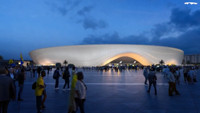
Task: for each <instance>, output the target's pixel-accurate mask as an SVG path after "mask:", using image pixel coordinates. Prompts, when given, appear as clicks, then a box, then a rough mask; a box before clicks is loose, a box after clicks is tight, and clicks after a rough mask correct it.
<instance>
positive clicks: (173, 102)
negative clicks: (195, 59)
mask: <svg viewBox="0 0 200 113" xmlns="http://www.w3.org/2000/svg"><path fill="white" fill-rule="evenodd" d="M199 74H200V71H199V72H198V80H199V82H197V83H196V84H193V85H188V84H185V83H184V82H183V78H181V84H180V85H179V86H177V89H178V90H179V92H180V93H181V95H180V96H176V95H175V96H172V97H169V96H168V84H167V81H166V80H165V79H164V78H163V75H161V74H160V73H157V77H158V85H157V90H158V95H157V96H155V95H154V89H153V88H152V91H151V93H150V94H148V93H147V92H146V91H147V86H145V85H144V77H143V75H142V71H137V72H136V71H124V72H122V73H120V72H113V71H109V72H96V71H92V70H91V71H84V75H85V80H84V81H85V82H86V85H87V86H88V90H87V100H86V102H85V111H86V113H200V78H199ZM34 81H35V79H34V78H31V77H30V74H29V73H27V80H26V82H25V86H24V91H23V99H24V101H23V102H17V101H12V102H11V103H10V104H9V110H8V113H36V105H35V96H34V90H32V89H31V85H32V83H33V82H34ZM45 82H46V83H47V95H48V97H47V100H46V109H45V110H43V113H67V104H68V95H69V91H66V92H63V91H62V90H61V89H62V86H63V82H64V81H63V80H62V79H61V78H60V82H61V83H60V84H59V87H60V90H59V91H55V90H54V80H53V79H52V73H50V75H47V76H46V78H45ZM78 112H79V111H78Z"/></svg>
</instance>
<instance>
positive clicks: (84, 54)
mask: <svg viewBox="0 0 200 113" xmlns="http://www.w3.org/2000/svg"><path fill="white" fill-rule="evenodd" d="M29 54H30V57H31V58H32V60H33V61H34V63H36V64H39V65H52V64H55V63H61V64H62V63H63V62H64V60H67V61H68V63H69V64H74V65H76V66H104V65H107V64H109V63H110V62H112V61H113V60H116V59H118V58H121V57H129V58H133V59H135V60H136V61H138V62H139V63H141V64H142V65H144V66H147V65H152V64H158V63H159V62H160V61H161V60H163V61H164V63H165V64H169V65H171V64H175V65H180V64H181V63H182V60H183V57H184V52H183V51H182V50H180V49H177V48H171V47H164V46H150V45H123V44H103V45H75V46H60V47H50V48H42V49H38V50H34V51H31V52H30V53H29Z"/></svg>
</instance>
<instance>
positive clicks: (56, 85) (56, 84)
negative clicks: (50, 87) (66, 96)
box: [55, 78, 59, 88]
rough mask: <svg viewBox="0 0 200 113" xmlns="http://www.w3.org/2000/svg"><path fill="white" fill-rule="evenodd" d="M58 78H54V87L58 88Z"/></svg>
mask: <svg viewBox="0 0 200 113" xmlns="http://www.w3.org/2000/svg"><path fill="white" fill-rule="evenodd" d="M58 84H59V78H57V79H56V83H55V88H58Z"/></svg>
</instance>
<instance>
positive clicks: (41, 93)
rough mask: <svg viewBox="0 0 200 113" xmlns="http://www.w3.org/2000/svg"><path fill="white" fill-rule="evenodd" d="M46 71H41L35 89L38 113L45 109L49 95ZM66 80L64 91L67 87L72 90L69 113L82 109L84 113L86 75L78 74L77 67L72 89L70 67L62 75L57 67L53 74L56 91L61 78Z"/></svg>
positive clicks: (74, 72) (73, 76)
mask: <svg viewBox="0 0 200 113" xmlns="http://www.w3.org/2000/svg"><path fill="white" fill-rule="evenodd" d="M45 75H46V74H45V71H41V73H40V74H38V79H37V81H36V88H35V96H36V107H37V113H41V110H42V109H44V108H45V105H44V102H45V100H46V97H47V94H46V90H45V87H46V85H45V82H44V79H43V78H44V77H45ZM61 76H62V78H63V79H64V80H65V84H64V86H63V91H65V87H66V85H67V86H68V89H69V88H70V93H69V94H70V95H69V104H68V113H76V112H77V110H78V108H79V109H80V112H81V113H84V102H85V99H86V90H87V87H86V85H85V83H84V81H83V79H84V75H83V73H82V72H77V73H76V70H75V67H73V68H72V80H71V87H70V85H69V83H70V80H69V78H70V73H69V69H68V67H65V70H64V72H63V73H62V74H60V71H59V68H58V67H57V68H56V70H55V71H54V73H53V79H55V89H56V90H58V89H59V88H58V86H59V77H61Z"/></svg>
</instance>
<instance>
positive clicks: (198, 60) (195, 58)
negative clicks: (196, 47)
mask: <svg viewBox="0 0 200 113" xmlns="http://www.w3.org/2000/svg"><path fill="white" fill-rule="evenodd" d="M184 61H185V63H186V64H200V54H193V55H184Z"/></svg>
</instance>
